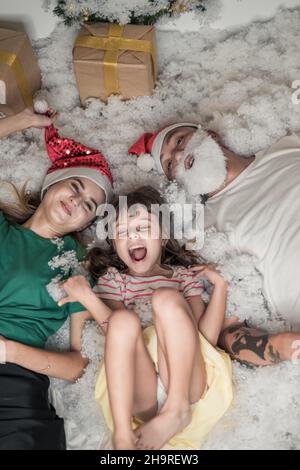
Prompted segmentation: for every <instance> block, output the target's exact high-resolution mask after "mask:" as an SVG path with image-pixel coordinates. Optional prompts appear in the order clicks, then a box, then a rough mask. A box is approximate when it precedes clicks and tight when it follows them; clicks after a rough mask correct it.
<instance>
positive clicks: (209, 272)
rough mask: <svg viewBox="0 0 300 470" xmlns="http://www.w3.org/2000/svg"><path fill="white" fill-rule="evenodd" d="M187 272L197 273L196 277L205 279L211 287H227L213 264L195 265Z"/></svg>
mask: <svg viewBox="0 0 300 470" xmlns="http://www.w3.org/2000/svg"><path fill="white" fill-rule="evenodd" d="M188 271H192V272H194V273H197V274H196V276H199V277H205V278H206V279H207V280H208V281H209V282H210V283H211V284H212V285H213V286H220V287H221V286H222V287H226V288H227V287H228V283H227V281H226V280H225V279H224V277H223V276H222V274H221V273H220V271H219V270H218V268H217V267H216V266H215V265H213V264H196V265H193V266H191V267H189V268H188Z"/></svg>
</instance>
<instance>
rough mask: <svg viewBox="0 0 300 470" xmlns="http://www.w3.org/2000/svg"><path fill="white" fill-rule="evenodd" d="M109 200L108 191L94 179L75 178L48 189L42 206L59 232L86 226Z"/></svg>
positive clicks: (76, 229) (81, 228) (77, 229)
mask: <svg viewBox="0 0 300 470" xmlns="http://www.w3.org/2000/svg"><path fill="white" fill-rule="evenodd" d="M104 202H105V192H104V191H103V189H101V188H100V187H99V186H98V185H97V184H96V183H94V182H93V181H91V180H89V179H87V178H82V177H80V178H79V177H78V178H77V177H76V178H75V177H74V178H68V179H66V180H63V181H60V182H59V183H55V184H53V185H52V186H50V188H49V189H48V190H47V192H46V194H45V196H44V198H43V200H42V203H41V208H42V210H43V211H44V214H45V215H46V217H47V219H48V221H49V224H50V225H51V226H52V227H53V229H55V230H56V231H57V232H58V233H62V234H66V233H71V232H74V231H80V230H83V229H85V228H86V227H87V226H88V225H90V224H91V222H92V221H93V220H94V218H95V217H96V211H97V207H98V206H99V205H100V204H103V203H104Z"/></svg>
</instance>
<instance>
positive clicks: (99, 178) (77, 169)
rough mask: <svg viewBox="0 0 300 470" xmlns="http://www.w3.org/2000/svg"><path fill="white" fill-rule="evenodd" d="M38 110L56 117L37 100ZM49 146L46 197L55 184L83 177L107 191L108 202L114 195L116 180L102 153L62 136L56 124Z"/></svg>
mask: <svg viewBox="0 0 300 470" xmlns="http://www.w3.org/2000/svg"><path fill="white" fill-rule="evenodd" d="M34 110H35V112H37V113H39V114H46V115H50V114H52V110H51V108H49V106H48V103H47V102H46V101H45V100H37V101H35V103H34ZM45 144H46V149H47V152H48V156H49V159H50V160H51V162H52V164H51V166H50V167H49V168H48V171H47V174H46V176H45V179H44V181H43V184H42V197H43V196H44V195H45V193H46V190H47V189H48V188H49V187H50V186H52V185H53V184H55V183H58V182H59V181H63V180H65V179H68V178H74V177H82V178H87V179H89V180H91V181H93V182H94V183H95V184H97V186H99V187H100V188H101V189H103V191H104V193H105V196H106V202H109V201H110V200H111V199H112V196H113V178H112V174H111V172H110V169H109V165H108V163H107V161H106V159H105V157H104V156H103V155H102V153H101V152H100V151H99V150H97V149H94V148H91V147H86V146H85V145H83V144H81V143H80V142H77V141H75V140H73V139H69V138H66V137H63V136H61V135H60V134H59V133H58V130H57V129H56V128H55V127H54V125H53V124H51V125H50V126H48V127H46V128H45Z"/></svg>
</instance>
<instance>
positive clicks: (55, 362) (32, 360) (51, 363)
mask: <svg viewBox="0 0 300 470" xmlns="http://www.w3.org/2000/svg"><path fill="white" fill-rule="evenodd" d="M87 318H90V315H89V313H88V312H80V313H75V314H73V315H72V316H71V349H72V351H70V352H56V351H47V350H45V349H38V348H34V347H32V346H27V345H25V344H22V343H18V342H16V341H11V340H7V339H6V340H5V346H6V362H11V363H13V364H17V365H19V366H21V367H25V368H26V369H29V370H32V371H34V372H38V373H40V374H43V375H48V376H49V377H56V378H59V379H64V380H68V381H70V382H75V381H76V380H77V379H78V378H79V377H81V375H82V374H83V372H84V369H85V367H86V366H87V364H88V359H86V358H83V357H82V356H81V354H80V349H81V348H80V336H81V332H82V328H83V325H84V321H85V320H86V319H87ZM75 324H77V325H76V326H75ZM75 332H76V334H77V337H76V336H75V335H74V333H75ZM78 335H79V341H78Z"/></svg>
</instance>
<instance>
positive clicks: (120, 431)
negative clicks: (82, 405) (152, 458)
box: [105, 310, 157, 449]
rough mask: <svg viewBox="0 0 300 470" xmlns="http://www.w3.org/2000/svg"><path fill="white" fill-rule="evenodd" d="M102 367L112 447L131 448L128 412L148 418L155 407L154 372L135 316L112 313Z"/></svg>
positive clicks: (129, 414)
mask: <svg viewBox="0 0 300 470" xmlns="http://www.w3.org/2000/svg"><path fill="white" fill-rule="evenodd" d="M105 368H106V377H107V387H108V393H109V399H110V406H111V411H112V417H113V423H114V432H113V444H114V448H115V449H134V448H135V442H136V440H137V438H136V435H135V434H134V433H133V430H132V416H133V415H135V416H136V417H138V418H140V419H142V420H145V421H146V420H149V419H151V418H152V417H153V416H155V414H156V410H157V400H156V398H157V396H156V389H157V376H156V372H155V367H154V364H153V362H152V359H151V357H150V355H149V353H148V351H147V348H146V346H145V343H144V339H143V336H142V330H141V324H140V320H139V318H138V317H137V316H136V315H135V314H134V313H133V312H129V311H127V310H119V311H116V312H114V313H113V314H112V316H111V318H110V321H109V326H108V330H107V337H106V344H105Z"/></svg>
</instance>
